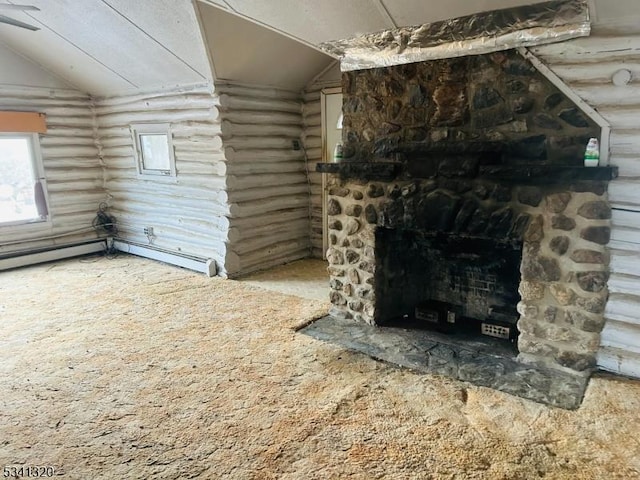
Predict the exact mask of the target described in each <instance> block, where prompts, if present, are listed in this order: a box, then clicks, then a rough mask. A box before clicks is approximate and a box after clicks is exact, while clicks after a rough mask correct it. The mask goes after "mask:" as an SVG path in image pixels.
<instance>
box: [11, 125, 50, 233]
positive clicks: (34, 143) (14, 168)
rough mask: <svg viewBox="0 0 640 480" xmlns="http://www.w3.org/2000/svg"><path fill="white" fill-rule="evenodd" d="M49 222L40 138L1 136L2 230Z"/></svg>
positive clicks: (35, 136)
mask: <svg viewBox="0 0 640 480" xmlns="http://www.w3.org/2000/svg"><path fill="white" fill-rule="evenodd" d="M47 218H48V209H47V199H46V185H45V179H44V172H43V169H42V159H41V156H40V149H39V143H38V135H37V134H31V133H0V226H5V225H18V224H24V223H32V222H41V221H46V220H47Z"/></svg>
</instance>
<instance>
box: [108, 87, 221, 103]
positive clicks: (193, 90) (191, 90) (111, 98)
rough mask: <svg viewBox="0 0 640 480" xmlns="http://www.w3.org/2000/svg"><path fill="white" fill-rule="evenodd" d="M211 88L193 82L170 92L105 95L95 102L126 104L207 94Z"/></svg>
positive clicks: (210, 92)
mask: <svg viewBox="0 0 640 480" xmlns="http://www.w3.org/2000/svg"><path fill="white" fill-rule="evenodd" d="M212 93H213V88H212V86H211V85H209V84H207V83H201V84H193V85H188V86H185V85H182V86H180V87H178V88H176V89H174V90H172V91H171V92H167V91H166V90H155V91H150V92H140V93H135V94H132V95H106V96H101V97H97V98H96V103H98V104H100V105H105V106H107V105H126V104H127V103H132V102H134V103H135V102H139V101H141V100H153V99H155V98H163V97H166V96H167V95H178V94H184V95H197V94H202V95H207V94H209V95H210V94H212Z"/></svg>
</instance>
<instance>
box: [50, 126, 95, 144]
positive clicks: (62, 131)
mask: <svg viewBox="0 0 640 480" xmlns="http://www.w3.org/2000/svg"><path fill="white" fill-rule="evenodd" d="M63 137H64V138H66V137H72V139H74V140H75V139H80V138H82V139H86V141H89V140H91V141H93V139H94V138H95V134H94V131H93V125H85V126H84V127H67V126H64V125H59V126H57V127H52V126H51V125H47V133H46V134H44V135H42V136H41V137H40V138H41V141H48V140H50V139H51V140H54V139H60V141H65V140H64V139H63Z"/></svg>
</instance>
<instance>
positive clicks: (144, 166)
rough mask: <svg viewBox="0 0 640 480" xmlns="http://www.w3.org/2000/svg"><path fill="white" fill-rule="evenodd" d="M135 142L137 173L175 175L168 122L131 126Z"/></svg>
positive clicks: (161, 175) (143, 174) (156, 175)
mask: <svg viewBox="0 0 640 480" xmlns="http://www.w3.org/2000/svg"><path fill="white" fill-rule="evenodd" d="M131 133H132V135H133V141H134V144H135V153H136V161H137V167H138V175H140V176H143V177H145V176H149V177H156V178H157V177H158V176H160V177H175V176H176V164H175V158H174V154H173V144H172V142H171V131H170V128H169V125H168V124H138V125H132V126H131Z"/></svg>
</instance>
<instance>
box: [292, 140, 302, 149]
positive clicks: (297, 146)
mask: <svg viewBox="0 0 640 480" xmlns="http://www.w3.org/2000/svg"><path fill="white" fill-rule="evenodd" d="M291 145H292V146H293V149H294V150H300V140H292V141H291Z"/></svg>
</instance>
